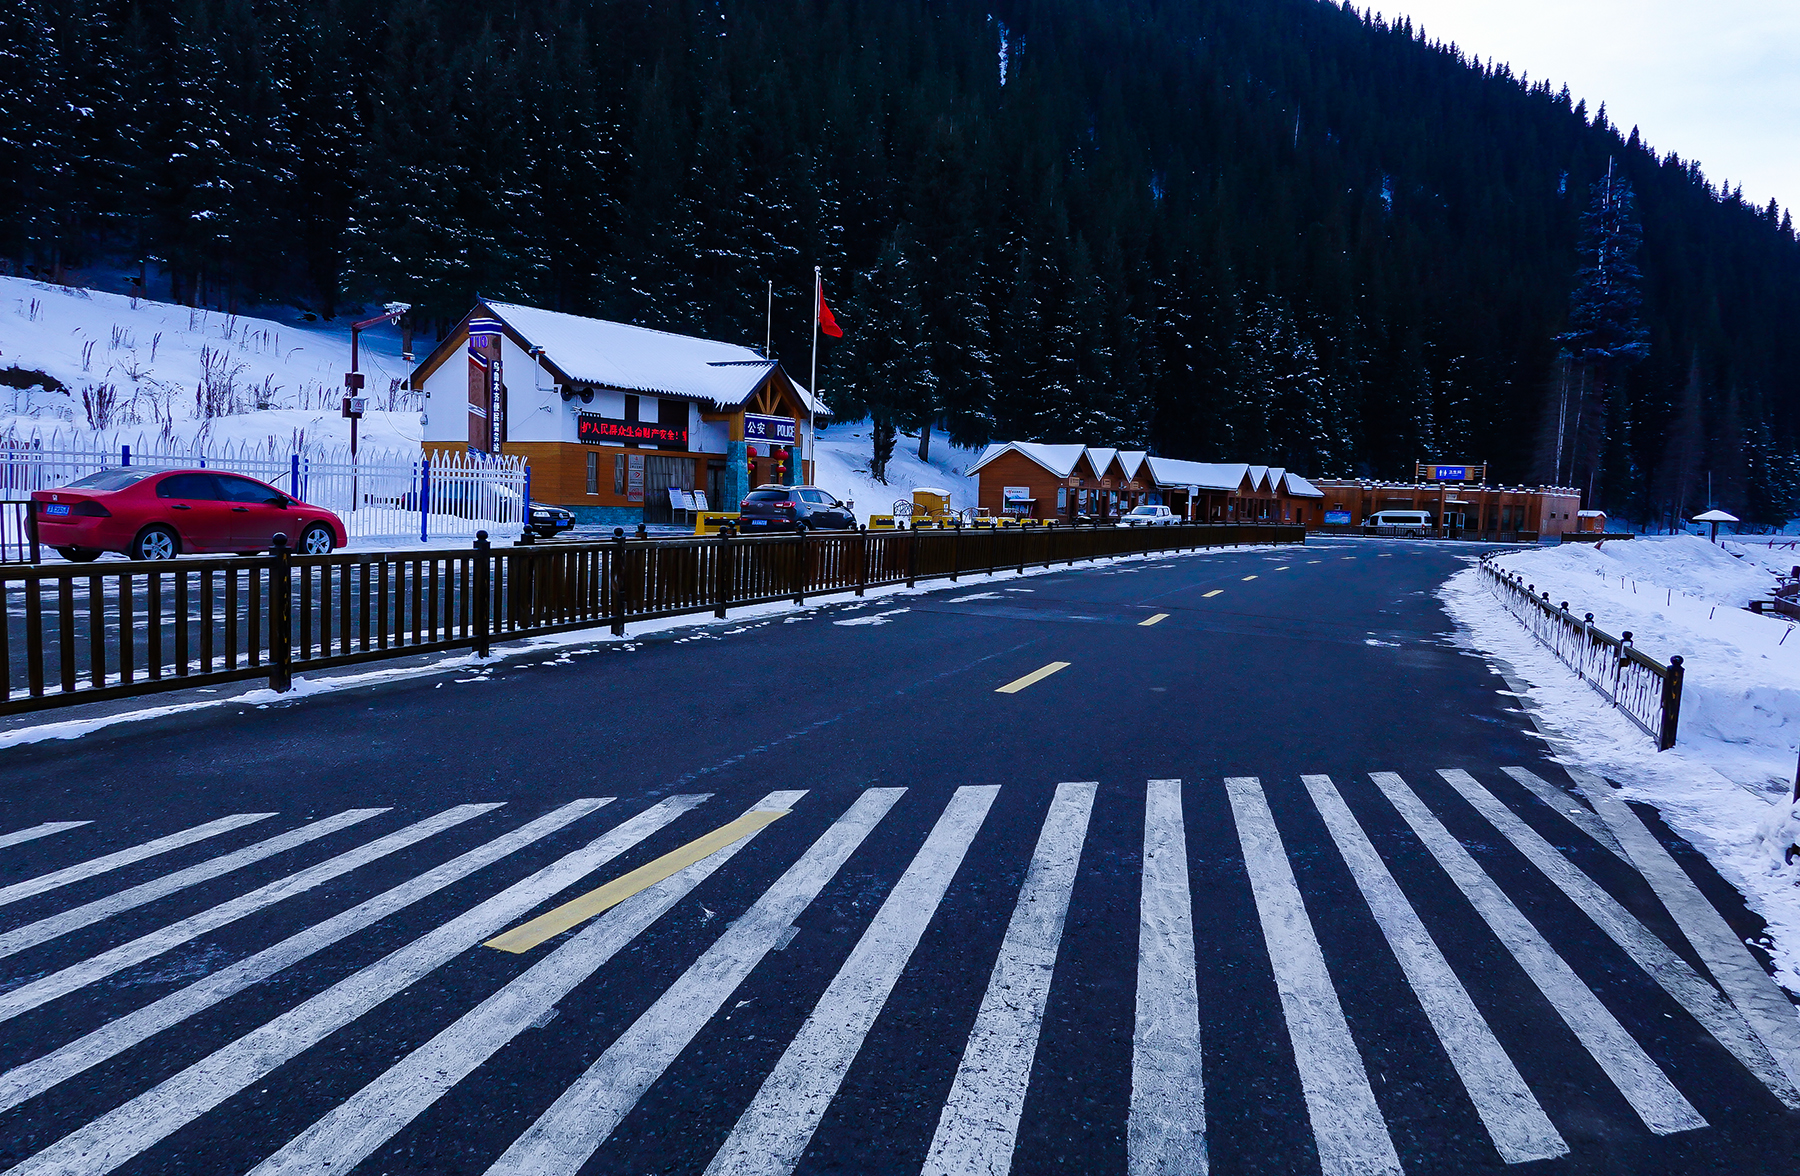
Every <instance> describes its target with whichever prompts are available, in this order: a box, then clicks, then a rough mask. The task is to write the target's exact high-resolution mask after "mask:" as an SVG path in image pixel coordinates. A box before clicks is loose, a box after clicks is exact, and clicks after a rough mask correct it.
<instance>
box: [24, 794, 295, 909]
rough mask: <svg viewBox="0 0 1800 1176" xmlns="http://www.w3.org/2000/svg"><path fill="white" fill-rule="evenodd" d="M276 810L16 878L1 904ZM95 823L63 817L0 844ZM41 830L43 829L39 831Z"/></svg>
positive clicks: (197, 827) (240, 815) (214, 823)
mask: <svg viewBox="0 0 1800 1176" xmlns="http://www.w3.org/2000/svg"><path fill="white" fill-rule="evenodd" d="M274 815H275V814H274V813H238V814H237V815H235V816H230V817H220V818H219V819H218V820H216V821H208V822H206V823H205V824H204V825H195V826H194V827H193V828H192V829H183V830H182V831H181V832H179V833H170V834H169V835H168V836H166V837H158V838H156V839H155V840H152V841H146V842H144V843H143V844H142V845H134V846H132V847H130V848H129V849H121V850H118V851H117V852H115V853H109V854H106V855H104V856H102V857H97V858H93V859H90V860H89V861H85V862H77V863H76V864H75V865H72V866H66V867H64V868H63V869H60V870H55V871H53V872H51V873H48V874H40V875H39V876H37V877H36V878H27V879H26V880H25V881H23V882H14V883H13V884H12V885H11V886H4V887H0V906H5V905H6V904H7V903H11V902H18V901H19V900H20V899H22V898H30V897H31V896H32V895H34V894H42V893H44V892H45V891H47V890H55V889H56V888H57V887H59V886H67V885H68V884H69V883H71V882H81V881H83V880H85V879H88V878H93V877H96V876H98V875H100V874H104V873H107V872H108V871H110V870H116V869H118V868H119V867H121V866H129V865H131V864H132V863H133V862H141V861H143V860H144V859H145V858H152V857H155V856H156V855H157V854H159V853H168V852H169V851H170V850H171V849H180V848H181V847H182V846H184V845H192V844H193V843H194V842H196V841H205V840H206V839H207V838H208V837H217V836H218V835H219V834H221V833H229V832H231V830H233V829H241V828H243V827H244V826H245V825H251V824H255V823H256V822H257V821H265V820H267V819H268V818H270V817H272V816H274ZM87 824H92V822H90V821H64V822H60V823H58V824H56V825H39V826H37V828H36V829H21V830H20V831H19V832H17V833H10V834H8V835H7V836H6V838H4V839H0V845H16V844H17V843H18V842H21V841H30V840H31V839H32V838H33V837H43V836H46V835H47V834H50V833H59V832H61V831H62V830H64V829H72V828H74V827H75V826H77V825H87ZM40 830H41V832H40Z"/></svg>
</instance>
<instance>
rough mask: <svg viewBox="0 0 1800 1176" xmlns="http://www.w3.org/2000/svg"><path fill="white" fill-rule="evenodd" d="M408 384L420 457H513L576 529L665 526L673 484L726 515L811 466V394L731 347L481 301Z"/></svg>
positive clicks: (540, 496) (536, 494)
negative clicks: (759, 489)
mask: <svg viewBox="0 0 1800 1176" xmlns="http://www.w3.org/2000/svg"><path fill="white" fill-rule="evenodd" d="M412 386H413V387H414V388H415V389H418V390H420V391H422V392H423V393H424V410H423V413H422V421H423V424H424V440H423V446H424V448H425V450H426V452H427V453H428V454H429V453H432V452H442V451H447V450H466V451H468V452H471V453H494V454H512V455H516V456H521V457H524V458H525V459H526V461H527V463H528V465H529V468H530V470H531V495H532V497H533V498H534V499H536V500H537V501H539V502H549V503H554V504H555V505H557V506H563V507H568V508H569V509H570V510H572V511H574V512H575V515H576V517H577V518H578V519H580V520H581V521H582V522H585V523H600V524H604V525H612V526H627V527H630V526H633V525H635V524H637V523H639V522H646V523H657V522H667V521H670V519H671V516H672V510H673V508H672V507H671V496H670V494H669V491H670V490H671V489H675V490H679V491H685V492H689V493H694V494H695V495H696V496H697V497H698V496H704V500H705V503H706V505H705V507H704V508H703V509H710V510H736V509H737V507H738V502H739V501H740V500H741V499H742V498H743V496H744V495H745V494H746V493H747V492H748V491H749V489H750V487H752V486H757V485H761V484H763V483H765V482H779V483H784V484H796V483H800V482H805V481H807V480H809V475H810V473H811V469H812V461H811V453H810V451H808V452H807V453H806V454H805V456H804V460H802V457H801V453H800V449H801V447H802V446H804V444H805V443H806V441H807V439H808V432H809V430H808V428H807V425H808V414H809V413H812V412H813V411H814V409H815V405H814V401H813V398H812V397H811V396H810V395H809V394H808V393H807V391H806V390H805V389H804V388H802V387H800V386H799V385H798V384H796V383H794V381H793V380H792V379H790V378H789V377H788V375H787V373H786V372H785V371H783V370H782V367H781V365H780V364H779V363H777V362H775V361H774V360H772V359H769V358H767V357H766V356H764V355H762V354H761V353H759V352H758V351H756V350H754V349H753V348H749V347H742V346H739V345H737V344H735V343H720V342H717V341H715V340H711V339H696V338H692V337H690V336H686V335H673V334H670V333H668V332H666V331H653V330H649V329H647V328H644V327H634V326H629V325H627V324H625V323H614V322H607V321H606V320H604V319H592V318H582V317H580V316H579V315H572V314H562V313H560V312H557V311H550V310H539V309H537V308H536V307H530V306H516V305H513V304H510V303H505V302H495V301H493V300H491V299H482V300H481V301H480V302H478V303H477V304H476V307H475V309H474V310H473V311H471V312H470V314H469V316H468V317H467V318H465V319H464V320H463V321H462V322H461V323H460V324H458V326H457V328H456V329H455V330H454V331H452V332H451V333H450V334H449V335H448V336H447V337H446V338H445V339H444V341H443V342H442V343H440V344H439V345H438V347H437V349H436V350H434V351H433V352H432V353H431V354H430V355H428V356H426V357H425V360H424V362H423V363H421V364H420V365H419V366H418V368H417V369H415V370H414V372H413V376H412ZM818 413H819V417H820V421H821V422H823V420H824V418H825V413H824V410H822V409H820V410H818Z"/></svg>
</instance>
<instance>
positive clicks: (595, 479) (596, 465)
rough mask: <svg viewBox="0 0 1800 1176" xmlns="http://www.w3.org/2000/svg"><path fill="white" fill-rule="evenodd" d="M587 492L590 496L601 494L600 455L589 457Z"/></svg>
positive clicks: (595, 454)
mask: <svg viewBox="0 0 1800 1176" xmlns="http://www.w3.org/2000/svg"><path fill="white" fill-rule="evenodd" d="M587 492H588V493H589V494H598V493H600V455H599V454H598V453H590V454H588V455H587Z"/></svg>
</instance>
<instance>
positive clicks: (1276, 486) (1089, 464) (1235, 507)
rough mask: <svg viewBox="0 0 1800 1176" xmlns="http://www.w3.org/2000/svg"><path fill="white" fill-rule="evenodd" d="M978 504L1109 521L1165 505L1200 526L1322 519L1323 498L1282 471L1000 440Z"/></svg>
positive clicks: (974, 470)
mask: <svg viewBox="0 0 1800 1176" xmlns="http://www.w3.org/2000/svg"><path fill="white" fill-rule="evenodd" d="M969 472H970V473H971V474H972V475H973V476H974V477H975V479H976V489H977V498H976V503H977V506H978V507H979V508H980V509H981V510H983V511H984V512H985V513H987V514H989V515H994V516H1001V515H1012V516H1015V517H1019V518H1031V519H1043V520H1058V521H1063V522H1068V521H1072V520H1073V519H1075V518H1078V517H1084V518H1094V519H1109V518H1117V517H1118V516H1120V515H1122V514H1125V513H1127V512H1128V511H1130V510H1132V509H1133V508H1134V507H1138V506H1145V505H1149V506H1166V507H1168V508H1169V509H1170V510H1171V511H1173V512H1174V513H1175V515H1177V516H1178V517H1180V518H1183V519H1187V520H1190V521H1195V522H1212V523H1230V522H1270V523H1299V524H1301V525H1302V526H1309V527H1316V526H1318V525H1319V524H1320V523H1321V522H1322V521H1323V509H1322V506H1321V503H1322V501H1323V499H1324V497H1325V496H1324V494H1323V492H1321V491H1320V490H1319V488H1318V487H1317V486H1314V485H1313V484H1312V483H1311V482H1309V481H1307V480H1306V479H1305V478H1303V477H1301V476H1300V475H1298V474H1295V473H1293V472H1291V471H1289V470H1285V469H1282V468H1281V467H1279V466H1260V465H1250V464H1247V463H1244V462H1198V461H1181V460H1178V459H1175V458H1168V457H1158V456H1155V455H1153V454H1150V453H1145V452H1142V451H1138V450H1129V449H1107V448H1101V447H1097V446H1092V445H1049V444H1043V443H1040V442H1035V441H1005V442H996V443H994V444H992V445H990V446H988V447H987V449H986V450H985V451H984V452H983V453H982V455H981V458H980V459H979V460H978V461H976V463H975V464H974V465H973V466H972V467H970V470H969Z"/></svg>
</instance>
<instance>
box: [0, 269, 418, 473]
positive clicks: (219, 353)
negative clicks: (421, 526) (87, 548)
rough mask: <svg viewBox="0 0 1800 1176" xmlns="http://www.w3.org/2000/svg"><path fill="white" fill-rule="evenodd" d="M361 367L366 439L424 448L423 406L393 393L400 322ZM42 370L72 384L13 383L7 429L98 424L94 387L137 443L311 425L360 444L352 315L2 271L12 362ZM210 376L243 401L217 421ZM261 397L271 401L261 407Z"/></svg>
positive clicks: (263, 436) (7, 351)
mask: <svg viewBox="0 0 1800 1176" xmlns="http://www.w3.org/2000/svg"><path fill="white" fill-rule="evenodd" d="M359 355H360V364H359V367H360V370H361V371H362V372H363V373H364V374H365V375H366V376H367V377H368V382H367V388H366V389H365V390H366V392H367V393H368V395H369V398H370V409H371V411H370V412H369V413H368V414H367V415H366V416H365V417H364V418H363V421H362V428H361V442H362V444H363V445H364V446H366V447H367V448H369V449H400V448H405V449H416V448H417V447H418V444H419V437H420V428H419V415H418V410H417V408H416V407H409V406H406V405H404V404H402V403H401V396H400V394H398V393H395V394H394V399H393V408H392V409H391V410H390V408H389V407H388V406H389V403H390V389H393V388H394V387H395V383H394V382H395V381H396V380H399V381H404V380H405V378H406V376H407V374H408V372H409V367H408V365H407V364H406V362H405V361H404V360H403V359H401V357H400V335H399V332H398V331H397V330H395V329H393V328H382V329H377V330H370V331H365V332H363V336H362V340H361V347H360V352H359ZM8 368H20V369H23V370H25V371H37V372H43V373H44V374H46V375H48V376H49V377H51V379H53V380H55V381H56V382H57V383H59V384H61V385H62V388H63V390H62V391H49V390H45V389H43V388H42V387H39V388H36V389H14V388H10V387H0V435H3V434H5V433H6V432H8V431H9V430H16V431H17V432H20V433H24V434H27V435H29V434H30V433H31V432H32V431H33V430H36V431H38V432H40V433H47V432H49V431H50V430H51V429H53V428H55V427H57V426H59V425H61V426H65V427H66V426H69V425H74V426H78V427H80V428H82V429H87V428H90V427H91V426H92V424H93V423H94V422H93V421H91V420H90V417H89V413H88V409H87V407H86V406H85V405H84V404H83V402H82V394H83V393H84V392H86V393H88V394H89V396H90V397H93V396H95V395H97V394H98V393H99V391H100V390H101V389H102V388H110V389H111V390H113V392H114V393H115V394H116V397H117V402H116V407H115V408H114V409H113V415H112V419H111V420H110V421H109V422H108V429H107V430H106V431H107V432H110V433H117V434H119V435H121V436H122V437H123V438H124V439H125V440H126V441H127V443H130V439H131V438H132V437H133V436H134V435H135V434H137V433H140V432H141V433H143V434H144V436H145V440H146V442H148V440H149V439H150V438H154V437H157V436H159V435H165V434H166V435H167V436H168V437H170V438H175V439H179V440H180V441H182V442H189V443H191V442H192V441H193V440H194V438H195V437H197V436H198V435H200V434H201V433H202V432H204V433H205V434H206V435H207V436H208V437H209V438H210V439H212V440H216V441H229V442H233V443H239V444H242V443H261V444H268V443H269V440H270V438H275V439H276V442H277V444H278V445H279V446H282V447H285V446H288V445H290V444H291V443H292V441H293V439H294V437H295V435H296V434H297V433H303V434H304V436H305V439H306V441H307V443H308V445H309V446H312V445H324V446H327V447H330V446H337V445H346V444H348V443H349V440H350V422H348V421H346V420H344V419H343V417H342V416H341V415H339V399H340V397H341V396H342V394H343V392H342V389H343V381H344V373H345V372H346V371H348V370H349V368H350V325H349V322H348V320H344V321H342V322H340V323H337V324H319V323H305V322H301V321H298V320H290V321H282V320H279V319H274V318H253V317H250V316H246V315H226V314H220V313H218V312H216V311H207V310H193V309H190V308H188V307H185V306H176V305H174V304H172V303H167V302H152V301H149V300H147V299H143V298H139V299H136V300H135V305H134V300H133V299H131V298H129V297H126V296H124V295H121V294H105V293H101V292H99V291H95V290H80V289H75V288H72V287H65V286H52V285H48V284H46V283H43V282H34V281H29V280H27V279H25V278H14V277H5V276H0V371H4V370H6V369H8ZM203 383H206V384H208V385H209V386H210V387H211V388H212V389H213V392H214V396H215V399H218V400H221V401H225V402H229V405H230V407H231V408H232V409H233V410H235V411H232V412H230V413H229V414H227V415H222V416H213V417H205V416H204V415H202V414H201V413H200V412H198V411H197V406H196V404H195V391H196V389H197V388H198V387H199V386H200V385H201V384H203ZM259 403H266V404H268V405H269V406H270V407H268V408H266V409H259V408H258V407H257V405H258V404H259Z"/></svg>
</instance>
